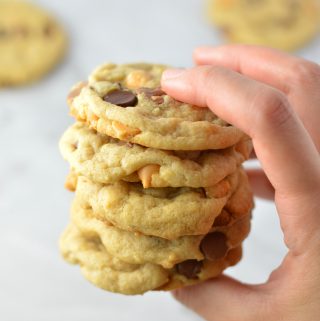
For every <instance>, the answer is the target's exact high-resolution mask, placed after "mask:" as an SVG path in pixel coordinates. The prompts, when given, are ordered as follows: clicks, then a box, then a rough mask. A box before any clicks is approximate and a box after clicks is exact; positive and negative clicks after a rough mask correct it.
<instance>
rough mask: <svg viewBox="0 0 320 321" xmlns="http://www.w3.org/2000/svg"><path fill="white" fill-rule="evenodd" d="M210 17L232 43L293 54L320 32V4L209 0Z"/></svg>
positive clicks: (314, 1)
mask: <svg viewBox="0 0 320 321" xmlns="http://www.w3.org/2000/svg"><path fill="white" fill-rule="evenodd" d="M208 15H209V18H210V20H211V21H213V22H214V23H215V24H216V25H217V26H218V27H220V28H221V30H222V32H223V33H224V35H225V36H226V38H227V39H228V40H229V41H231V42H237V43H245V44H253V45H264V46H270V47H274V48H278V49H282V50H294V49H297V48H299V47H301V46H302V45H304V44H305V43H306V42H308V41H309V40H310V39H312V38H313V37H314V36H315V35H316V34H317V33H318V32H319V28H320V2H319V0H208Z"/></svg>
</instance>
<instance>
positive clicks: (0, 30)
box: [0, 0, 66, 87]
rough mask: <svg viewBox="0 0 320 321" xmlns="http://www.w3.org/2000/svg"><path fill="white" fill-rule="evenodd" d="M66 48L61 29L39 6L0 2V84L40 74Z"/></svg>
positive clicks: (11, 83)
mask: <svg viewBox="0 0 320 321" xmlns="http://www.w3.org/2000/svg"><path fill="white" fill-rule="evenodd" d="M65 49H66V36H65V33H64V31H63V30H62V28H61V27H60V26H59V25H58V24H57V22H56V21H55V20H54V19H53V18H52V17H51V16H50V15H48V14H47V13H46V12H44V11H43V10H42V9H40V8H38V7H36V6H34V5H32V4H31V3H28V2H23V1H15V0H1V1H0V87H2V86H14V85H20V84H24V83H29V82H32V81H34V80H36V79H38V78H40V77H42V76H43V75H44V74H46V73H47V72H48V71H49V70H50V69H52V68H53V67H54V66H55V65H56V64H57V63H58V61H59V60H60V59H61V58H62V57H63V55H64V53H65Z"/></svg>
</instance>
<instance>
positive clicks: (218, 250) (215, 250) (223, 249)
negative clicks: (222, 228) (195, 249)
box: [200, 232, 228, 261]
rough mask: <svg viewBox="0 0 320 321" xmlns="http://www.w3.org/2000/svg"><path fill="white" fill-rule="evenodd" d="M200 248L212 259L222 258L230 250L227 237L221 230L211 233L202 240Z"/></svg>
mask: <svg viewBox="0 0 320 321" xmlns="http://www.w3.org/2000/svg"><path fill="white" fill-rule="evenodd" d="M200 249H201V251H202V253H203V254H204V256H205V257H206V259H208V260H210V261H214V260H217V259H221V258H223V257H224V256H225V255H226V253H227V251H228V246H227V237H226V236H225V235H224V234H223V233H221V232H214V233H210V234H208V235H206V237H205V238H204V239H203V240H202V241H201V244H200Z"/></svg>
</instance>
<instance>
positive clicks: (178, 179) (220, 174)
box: [60, 122, 252, 188]
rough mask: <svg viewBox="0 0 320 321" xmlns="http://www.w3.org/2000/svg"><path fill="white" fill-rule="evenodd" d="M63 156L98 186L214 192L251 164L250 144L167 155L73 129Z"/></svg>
mask: <svg viewBox="0 0 320 321" xmlns="http://www.w3.org/2000/svg"><path fill="white" fill-rule="evenodd" d="M60 150H61V153H62V155H63V157H64V158H65V159H66V160H67V161H68V162H69V163H70V165H71V168H72V169H73V170H74V171H75V172H76V173H78V174H79V175H83V176H86V177H88V178H89V179H90V180H92V181H94V182H97V183H106V184H110V183H115V182H117V181H119V180H126V181H131V182H139V181H142V184H143V186H144V187H145V188H148V187H168V186H171V187H181V186H189V187H195V188H197V187H207V186H213V185H215V184H216V183H218V182H219V181H221V180H222V179H224V178H225V177H226V176H228V175H229V174H231V173H233V172H235V171H236V170H237V167H238V166H239V165H240V164H241V163H242V162H244V161H245V160H246V159H248V158H249V155H250V152H251V150H252V143H251V141H250V140H243V141H240V142H238V143H237V144H236V145H234V146H232V147H229V148H227V149H225V150H218V151H215V150H208V151H191V152H188V151H164V150H158V149H154V148H148V147H143V146H140V145H137V144H131V143H129V144H128V143H126V142H122V141H119V140H117V139H114V138H111V137H109V136H106V135H103V134H99V133H97V132H95V131H94V130H92V129H89V128H88V127H87V126H86V125H85V124H84V123H80V122H77V123H75V124H74V125H72V126H71V127H70V128H69V129H68V130H67V131H66V132H65V133H64V134H63V136H62V138H61V140H60Z"/></svg>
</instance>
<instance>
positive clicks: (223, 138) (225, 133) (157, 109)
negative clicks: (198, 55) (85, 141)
mask: <svg viewBox="0 0 320 321" xmlns="http://www.w3.org/2000/svg"><path fill="white" fill-rule="evenodd" d="M165 68H166V67H165V66H161V65H154V64H128V65H114V64H105V65H103V66H101V67H99V68H98V69H96V70H95V71H94V72H93V74H92V75H91V76H90V77H89V82H88V83H79V84H77V85H76V86H75V87H74V88H73V89H72V91H71V92H70V94H69V97H68V104H69V106H70V111H71V114H72V115H73V116H74V117H75V118H76V119H78V120H81V121H83V122H85V123H86V124H87V125H88V126H89V127H91V128H94V129H95V130H97V131H98V132H99V133H102V134H106V135H108V136H111V137H114V138H117V139H120V140H123V141H127V142H131V143H136V144H139V145H142V146H146V147H152V148H157V149H165V150H206V149H223V148H227V147H230V146H233V145H234V144H236V143H237V142H239V141H240V140H241V139H243V138H244V137H246V136H245V134H244V133H243V132H241V131H240V130H239V129H237V128H235V127H234V126H231V125H229V124H228V123H226V122H225V121H223V120H221V119H220V118H218V117H217V116H216V115H215V114H213V113H212V111H210V110H209V109H208V108H200V107H196V106H192V105H189V104H186V103H182V102H179V101H177V100H174V99H173V98H172V97H170V96H168V95H166V94H165V93H164V92H163V91H162V90H160V89H159V88H157V87H158V86H159V85H160V78H161V74H162V72H163V70H164V69H165Z"/></svg>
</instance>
